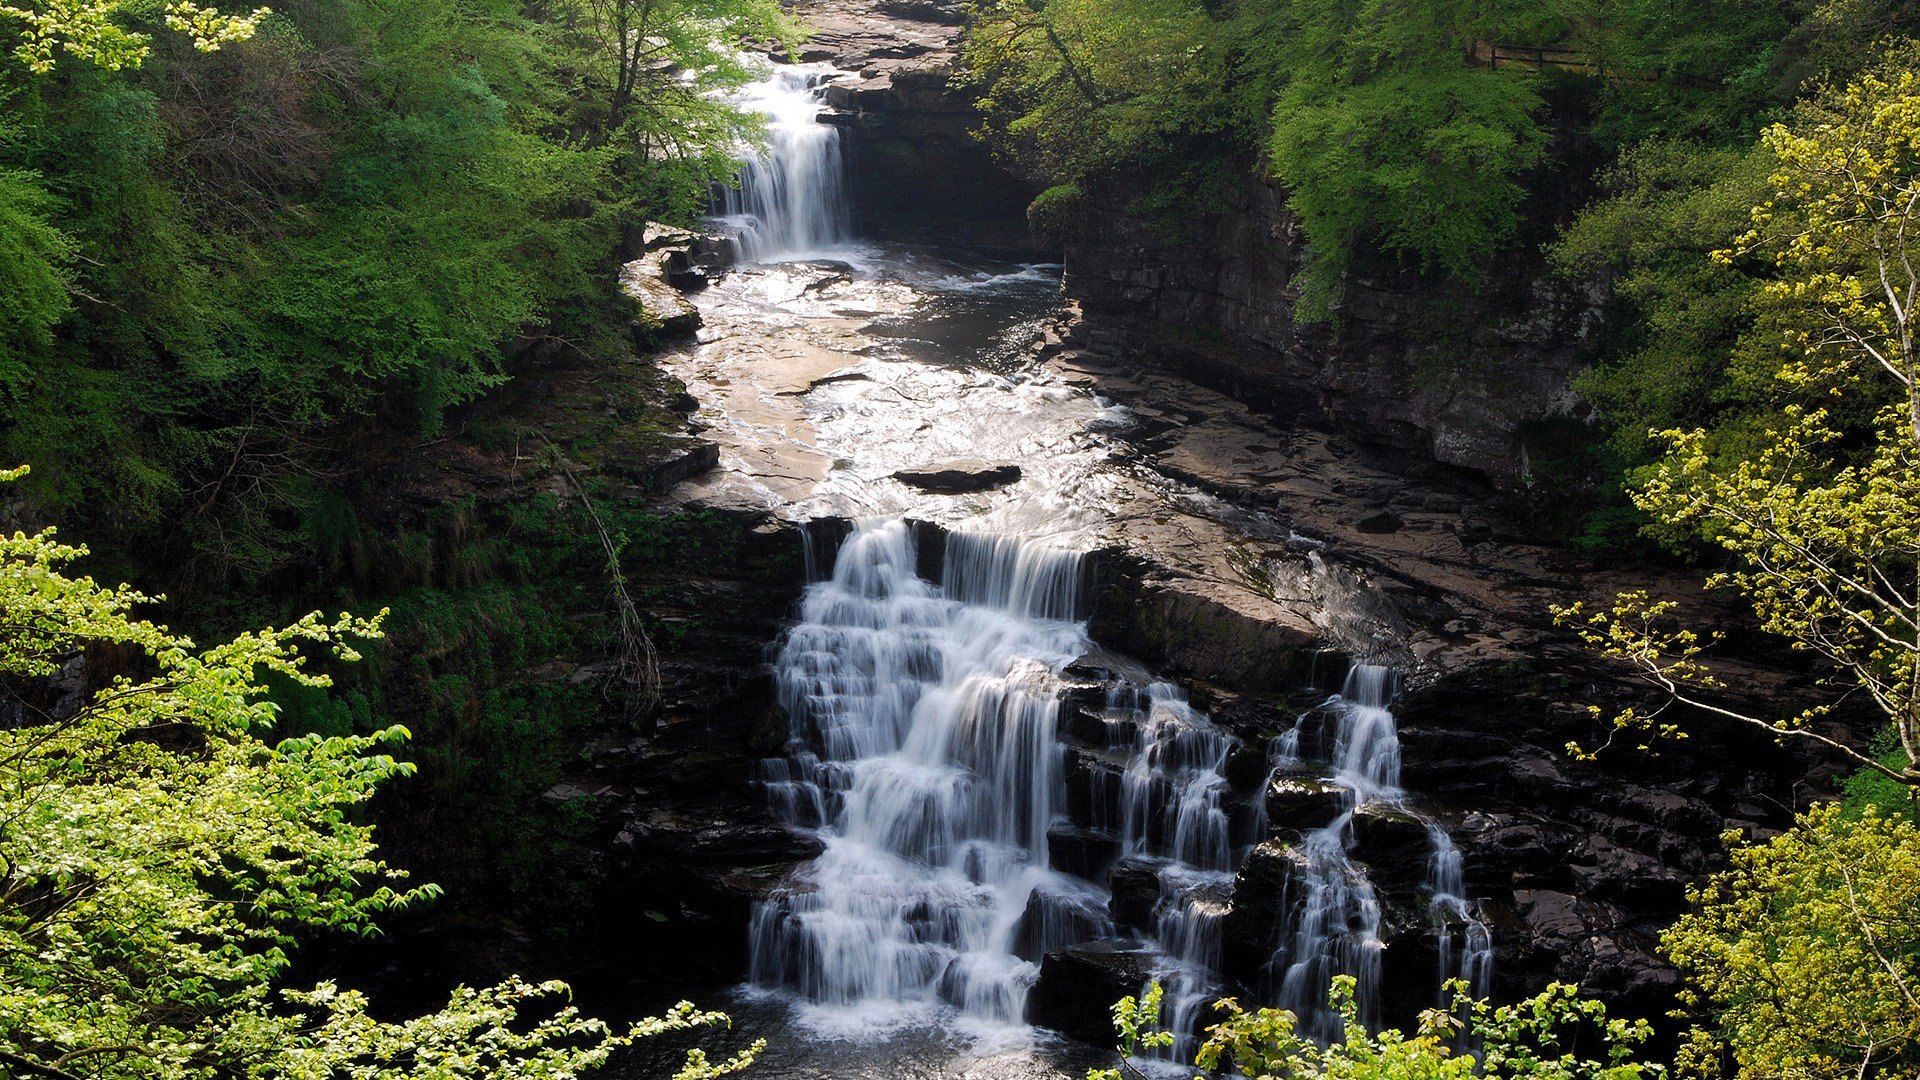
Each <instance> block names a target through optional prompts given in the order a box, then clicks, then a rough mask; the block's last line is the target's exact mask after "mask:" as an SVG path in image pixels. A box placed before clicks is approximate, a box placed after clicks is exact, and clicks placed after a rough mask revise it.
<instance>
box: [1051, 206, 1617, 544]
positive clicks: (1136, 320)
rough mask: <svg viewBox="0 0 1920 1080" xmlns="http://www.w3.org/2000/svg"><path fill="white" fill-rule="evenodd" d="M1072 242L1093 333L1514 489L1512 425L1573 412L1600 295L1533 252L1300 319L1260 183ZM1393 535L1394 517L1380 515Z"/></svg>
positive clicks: (1296, 248) (1372, 284) (1291, 232)
mask: <svg viewBox="0 0 1920 1080" xmlns="http://www.w3.org/2000/svg"><path fill="white" fill-rule="evenodd" d="M1096 217H1097V220H1098V227H1097V228H1088V229H1085V230H1084V231H1083V234H1082V235H1078V236H1075V237H1071V238H1069V240H1068V242H1067V246H1066V267H1067V270H1066V282H1067V286H1066V287H1067V291H1068V293H1069V294H1070V295H1072V296H1074V297H1075V298H1077V299H1078V300H1079V301H1080V303H1081V305H1082V307H1083V308H1084V310H1085V311H1086V313H1087V315H1088V316H1089V319H1090V320H1092V319H1093V318H1094V317H1095V316H1097V317H1098V319H1097V323H1098V325H1099V326H1100V327H1101V329H1102V330H1105V331H1107V332H1112V331H1113V330H1115V329H1117V328H1119V327H1131V330H1130V332H1129V337H1130V338H1131V341H1130V346H1131V347H1132V348H1134V349H1138V350H1142V351H1144V352H1146V353H1147V354H1148V355H1153V356H1155V357H1156V358H1157V360H1158V361H1159V362H1160V363H1163V364H1165V365H1167V366H1168V367H1169V368H1171V369H1174V370H1178V371H1180V372H1182V373H1183V374H1185V375H1187V376H1188V377H1190V378H1194V379H1197V380H1198V381H1201V382H1204V383H1207V384H1209V385H1211V386H1214V387H1216V388H1219V389H1222V390H1225V391H1227V392H1228V393H1230V394H1232V395H1233V396H1235V397H1237V398H1239V399H1241V400H1243V401H1246V402H1247V403H1249V404H1251V405H1253V406H1254V407H1256V408H1258V409H1260V410H1262V411H1264V412H1268V413H1271V414H1273V415H1275V416H1277V417H1281V418H1284V419H1286V420H1289V421H1295V422H1307V423H1312V424H1315V425H1319V426H1324V427H1327V428H1329V429H1330V430H1333V431H1338V432H1340V433H1342V434H1344V435H1345V436H1346V437H1348V438H1350V439H1352V440H1353V441H1355V442H1358V443H1363V444H1367V445H1370V446H1373V447H1376V448H1382V449H1387V450H1391V451H1394V452H1396V453H1399V454H1402V455H1404V456H1406V457H1407V458H1409V459H1411V460H1427V461H1436V462H1439V463H1441V464H1444V465H1450V466H1455V467H1458V468H1460V469H1464V470H1469V471H1471V472H1474V473H1478V474H1481V475H1483V476H1485V477H1487V478H1489V479H1491V480H1493V481H1494V482H1496V483H1497V484H1500V485H1504V486H1512V485H1517V484H1518V483H1520V482H1521V481H1522V479H1523V478H1524V477H1525V475H1526V472H1527V457H1526V451H1525V448H1524V446H1523V438H1522V433H1523V429H1524V428H1525V427H1526V426H1527V425H1528V424H1529V423H1530V422H1532V421H1536V420H1539V419H1541V418H1543V417H1549V416H1562V415H1568V414H1572V413H1575V412H1577V411H1578V410H1579V409H1580V408H1581V406H1580V403H1579V401H1578V399H1577V397H1576V395H1575V394H1574V393H1573V391H1572V389H1571V380H1572V377H1573V376H1574V375H1575V374H1577V373H1578V372H1579V371H1581V370H1583V369H1584V368H1585V366H1586V364H1587V362H1588V359H1589V356H1590V347H1591V344H1592V332H1593V329H1594V326H1595V324H1596V322H1597V320H1598V317H1599V301H1600V299H1601V298H1600V297H1599V296H1597V295H1595V294H1594V293H1593V292H1591V291H1589V290H1583V289H1581V288H1578V287H1574V286H1571V285H1566V284H1557V283H1553V282H1551V281H1549V280H1547V277H1546V275H1545V274H1544V273H1543V272H1542V270H1541V267H1540V266H1539V264H1538V260H1537V258H1533V257H1519V258H1516V259H1515V260H1514V262H1512V263H1511V264H1503V265H1500V266H1495V267H1489V268H1488V270H1487V280H1486V281H1485V282H1484V283H1481V284H1477V285H1471V286H1469V285H1460V284H1453V285H1436V284H1435V283H1433V282H1431V281H1428V280H1425V279H1423V278H1421V277H1420V276H1419V275H1418V274H1416V273H1414V272H1412V271H1411V270H1398V271H1395V270H1385V271H1381V272H1378V273H1374V274H1369V275H1363V276H1358V277H1356V278H1354V279H1353V280H1350V281H1349V282H1348V283H1347V286H1346V293H1345V296H1344V298H1343V299H1342V301H1341V303H1340V306H1339V309H1338V318H1337V323H1338V329H1337V330H1336V329H1332V328H1330V327H1329V326H1328V325H1315V326H1303V325H1301V324H1299V323H1296V322H1295V321H1294V318H1293V305H1294V302H1295V300H1296V299H1297V296H1298V290H1297V288H1296V287H1295V283H1294V277H1295V275H1296V274H1297V273H1298V271H1299V268H1300V260H1301V255H1302V251H1303V243H1304V242H1303V240H1302V238H1301V236H1300V233H1299V228H1298V222H1297V220H1296V219H1295V218H1294V216H1293V215H1292V213H1291V212H1290V211H1288V210H1287V208H1286V205H1285V195H1284V193H1283V192H1282V191H1280V190H1279V189H1277V188H1275V187H1273V186H1271V185H1268V184H1266V183H1262V182H1258V181H1253V182H1250V183H1249V184H1248V185H1247V190H1246V191H1245V192H1244V193H1243V194H1242V195H1241V196H1240V198H1239V201H1238V203H1237V205H1235V206H1234V207H1233V208H1232V209H1231V210H1228V211H1225V212H1221V213H1216V214H1214V215H1212V216H1210V217H1209V218H1208V219H1206V220H1205V221H1204V222H1203V223H1202V224H1201V225H1200V226H1199V227H1198V230H1197V232H1196V233H1195V234H1194V235H1192V236H1190V237H1183V238H1182V239H1181V241H1180V242H1178V243H1172V244H1170V243H1168V242H1167V241H1165V240H1164V239H1161V238H1160V237H1158V236H1157V235H1156V234H1154V233H1153V232H1152V231H1150V230H1149V229H1147V228H1146V227H1145V226H1144V225H1142V224H1141V223H1140V222H1137V221H1133V220H1130V219H1129V218H1128V217H1127V216H1126V215H1125V214H1124V213H1122V212H1119V211H1118V210H1111V211H1106V212H1102V213H1100V214H1098V215H1096ZM1371 524H1372V527H1373V528H1374V529H1375V530H1376V531H1381V532H1388V531H1392V523H1391V521H1390V520H1389V519H1373V520H1372V522H1371Z"/></svg>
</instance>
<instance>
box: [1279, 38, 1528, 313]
mask: <svg viewBox="0 0 1920 1080" xmlns="http://www.w3.org/2000/svg"><path fill="white" fill-rule="evenodd" d="M1264 6H1265V8H1266V10H1264V11H1263V12H1262V15H1261V24H1260V27H1259V30H1258V37H1257V40H1258V41H1259V43H1260V47H1259V48H1258V49H1256V50H1253V51H1252V52H1251V56H1250V58H1249V60H1248V61H1246V63H1256V62H1257V63H1260V64H1262V65H1264V67H1265V68H1266V69H1268V70H1271V71H1272V74H1270V75H1267V76H1266V80H1265V81H1267V82H1269V83H1271V84H1273V85H1275V86H1276V91H1277V92H1276V95H1275V100H1274V104H1273V114H1272V130H1271V134H1270V135H1269V137H1268V139H1267V143H1266V151H1267V160H1268V162H1269V163H1270V166H1271V168H1272V170H1273V173H1274V175H1275V176H1276V177H1278V178H1279V179H1280V180H1281V181H1282V182H1284V183H1285V184H1286V185H1287V187H1288V189H1289V190H1290V191H1291V192H1292V206H1293V209H1294V210H1295V211H1296V212H1297V213H1298V214H1299V215H1300V219H1301V220H1300V227H1301V229H1302V230H1303V232H1304V233H1305V234H1306V238H1307V242H1308V245H1309V248H1310V252H1309V260H1310V261H1309V265H1308V268H1307V274H1306V279H1305V280H1304V281H1303V283H1302V288H1303V291H1304V292H1305V293H1306V294H1307V295H1306V297H1305V299H1304V301H1303V305H1302V308H1301V311H1302V313H1303V314H1304V315H1306V316H1307V317H1309V318H1320V317H1324V316H1326V315H1329V314H1331V303H1332V301H1333V299H1334V298H1335V296H1336V293H1337V290H1338V287H1339V280H1340V278H1341V276H1342V275H1343V274H1344V273H1345V272H1346V270H1347V269H1348V267H1349V265H1350V264H1351V263H1352V262H1353V260H1354V258H1355V257H1356V255H1358V254H1360V253H1363V252H1367V251H1384V252H1387V253H1391V254H1398V255H1407V256H1410V257H1411V258H1413V259H1414V260H1415V261H1416V262H1418V263H1419V264H1420V265H1421V267H1422V268H1423V269H1426V270H1437V271H1444V272H1446V273H1451V274H1460V273H1465V272H1468V271H1470V270H1472V269H1474V268H1475V267H1477V266H1479V265H1480V264H1481V263H1482V262H1483V261H1484V260H1485V259H1486V257H1487V256H1489V255H1490V254H1492V253H1493V252H1494V251H1496V250H1498V249H1500V248H1501V247H1502V246H1503V245H1504V244H1505V243H1506V242H1507V241H1508V240H1509V239H1510V238H1511V237H1512V235H1513V231H1514V227H1515V224H1516V215H1517V210H1518V207H1519V205H1520V202H1521V199H1522V197H1523V196H1524V194H1525V193H1524V191H1523V190H1522V188H1521V187H1520V184H1519V182H1518V174H1519V173H1520V171H1521V170H1523V169H1525V168H1526V167H1527V166H1529V165H1531V164H1532V163H1533V162H1534V161H1535V160H1536V158H1537V156H1538V153H1539V150H1540V148H1541V145H1542V142H1543V141H1544V137H1543V135H1542V133H1541V131H1540V130H1539V128H1538V126H1537V124H1536V121H1535V119H1534V114H1535V112H1536V111H1537V110H1538V108H1539V104H1540V99H1539V95H1538V91H1537V88H1536V83H1535V81H1534V80H1530V79H1524V78H1521V77H1518V76H1517V75H1515V74H1513V73H1511V72H1503V71H1494V70H1488V69H1485V68H1477V67H1472V66H1469V65H1468V63H1467V61H1466V59H1465V57H1466V53H1467V50H1468V47H1469V46H1470V45H1471V44H1472V43H1473V42H1474V41H1475V40H1478V39H1480V38H1482V37H1485V36H1488V35H1490V34H1491V33H1492V27H1490V26H1488V25H1486V24H1485V23H1484V22H1483V21H1482V20H1483V19H1484V16H1483V15H1482V14H1481V13H1480V11H1479V9H1478V6H1477V5H1468V4H1461V3H1457V2H1455V0H1421V2H1418V3H1412V4H1407V3H1397V2H1396V3H1391V4H1389V3H1385V2H1370V3H1360V4H1354V5H1329V4H1315V3H1299V2H1292V0H1274V2H1271V3H1269V4H1267V5H1264Z"/></svg>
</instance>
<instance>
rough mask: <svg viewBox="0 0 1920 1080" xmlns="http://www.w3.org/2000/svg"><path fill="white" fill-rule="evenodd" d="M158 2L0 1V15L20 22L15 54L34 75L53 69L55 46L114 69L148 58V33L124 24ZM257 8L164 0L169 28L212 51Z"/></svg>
mask: <svg viewBox="0 0 1920 1080" xmlns="http://www.w3.org/2000/svg"><path fill="white" fill-rule="evenodd" d="M155 6H157V5H153V4H143V3H139V2H137V0H38V2H35V3H30V4H15V3H7V4H0V17H5V18H9V19H13V20H15V21H17V22H19V23H21V24H23V25H22V26H21V28H20V38H21V40H20V43H19V44H18V45H16V46H14V50H13V55H14V58H15V59H17V60H19V61H20V62H21V63H23V64H25V65H26V66H27V69H28V70H29V71H32V72H33V73H34V74H36V75H45V74H47V73H48V72H50V71H52V70H53V67H54V63H55V51H56V47H58V48H59V49H64V50H65V51H66V52H67V53H69V54H71V55H72V56H74V57H76V58H77V59H80V60H85V61H87V62H89V63H92V64H97V65H99V66H100V67H103V68H106V69H108V70H109V71H118V70H120V69H121V68H125V67H138V66H139V65H140V63H141V62H142V61H144V60H145V59H146V58H147V53H148V49H149V45H150V44H151V42H152V40H153V39H152V37H151V35H149V34H146V33H142V32H140V31H138V30H132V29H128V28H127V26H126V25H125V23H126V22H127V21H130V20H131V19H132V18H135V17H138V16H139V15H141V14H144V12H143V11H142V9H145V8H152V7H155ZM267 13H268V12H267V9H266V8H258V9H256V10H255V11H254V12H253V13H252V14H250V15H229V14H223V13H221V12H220V11H218V10H216V9H214V8H211V7H202V6H201V5H199V4H197V3H194V0H167V2H166V6H165V9H164V17H165V21H166V25H167V27H168V28H169V29H172V30H176V31H179V32H181V33H183V34H186V35H187V36H188V38H189V39H191V40H192V42H193V47H194V48H196V49H199V50H200V51H202V52H215V51H217V50H218V49H219V48H220V47H221V46H222V45H231V44H233V43H234V42H236V41H245V40H247V39H248V38H250V37H252V36H253V33H254V31H255V30H256V29H258V28H259V25H260V20H261V19H263V18H265V17H266V15H267Z"/></svg>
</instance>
